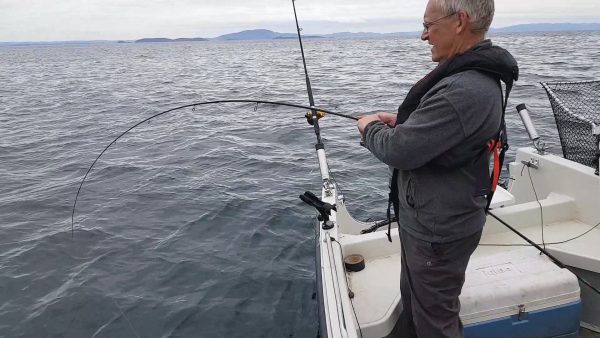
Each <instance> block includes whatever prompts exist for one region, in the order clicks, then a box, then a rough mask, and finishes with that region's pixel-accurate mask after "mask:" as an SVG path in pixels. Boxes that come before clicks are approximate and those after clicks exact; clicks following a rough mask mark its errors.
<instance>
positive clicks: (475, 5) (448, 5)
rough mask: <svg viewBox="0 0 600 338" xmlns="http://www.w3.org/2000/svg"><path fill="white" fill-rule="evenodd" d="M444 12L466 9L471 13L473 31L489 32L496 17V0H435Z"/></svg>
mask: <svg viewBox="0 0 600 338" xmlns="http://www.w3.org/2000/svg"><path fill="white" fill-rule="evenodd" d="M435 2H436V3H437V5H438V6H439V8H440V9H441V10H442V14H444V15H450V14H452V13H457V12H458V11H465V12H467V14H468V15H469V18H470V22H471V25H472V26H473V28H472V29H473V31H475V32H484V33H485V32H487V31H488V29H490V25H491V24H492V19H493V18H494V0H435Z"/></svg>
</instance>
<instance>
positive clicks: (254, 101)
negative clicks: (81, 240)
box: [71, 99, 358, 237]
mask: <svg viewBox="0 0 600 338" xmlns="http://www.w3.org/2000/svg"><path fill="white" fill-rule="evenodd" d="M223 103H254V104H256V106H255V107H254V109H255V110H256V109H257V107H258V105H259V104H266V105H275V106H286V107H292V108H299V109H309V110H311V111H313V110H314V111H316V112H317V113H318V114H320V115H322V116H324V115H325V114H331V115H335V116H339V117H343V118H347V119H351V120H358V118H357V117H355V116H352V115H346V114H342V113H338V112H333V111H330V110H326V109H322V108H317V107H314V106H312V105H311V106H310V107H307V106H305V105H300V104H295V103H290V102H281V101H266V100H251V99H232V100H215V101H204V102H196V103H190V104H186V105H183V106H179V107H175V108H172V109H168V110H165V111H163V112H160V113H157V114H154V115H152V116H150V117H148V118H145V119H143V120H141V121H140V122H138V123H136V124H134V125H133V126H131V127H129V128H128V129H127V130H125V131H124V132H122V133H121V134H119V136H117V137H116V138H115V139H114V140H112V142H110V143H109V144H108V145H107V146H106V147H105V148H104V149H103V150H102V151H101V152H100V154H99V155H98V156H97V157H96V159H95V160H94V162H92V165H90V167H89V168H88V170H87V171H86V173H85V175H84V176H83V179H82V180H81V183H80V184H79V188H78V189H77V194H76V195H75V201H74V202H73V210H72V211H71V237H73V235H74V229H75V208H76V207H77V200H78V199H79V194H80V193H81V188H82V187H83V183H85V180H86V179H87V177H88V175H89V173H90V172H91V171H92V168H94V165H96V162H98V160H99V159H100V157H101V156H102V155H103V154H104V153H105V152H106V151H107V150H108V148H110V147H111V146H112V145H113V144H115V143H116V142H117V141H118V140H119V139H120V138H121V137H123V136H124V135H125V134H127V133H129V132H130V131H131V130H133V129H135V128H136V127H138V126H140V125H142V124H144V123H146V122H148V121H150V120H152V119H154V118H157V117H159V116H162V115H165V114H167V113H171V112H174V111H177V110H180V109H185V108H190V107H192V108H195V107H196V106H204V105H210V104H223ZM307 119H308V117H307Z"/></svg>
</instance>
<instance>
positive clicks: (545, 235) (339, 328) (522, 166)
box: [303, 81, 600, 338]
mask: <svg viewBox="0 0 600 338" xmlns="http://www.w3.org/2000/svg"><path fill="white" fill-rule="evenodd" d="M542 86H543V88H544V89H545V90H546V92H547V94H548V97H549V98H550V101H551V103H552V108H553V112H554V116H555V119H556V123H557V126H558V129H559V133H560V138H561V145H562V148H563V153H564V157H563V156H559V155H556V154H551V153H548V152H547V151H546V149H545V147H544V144H543V142H542V141H541V140H540V138H539V136H538V135H537V133H536V132H535V129H534V127H533V123H532V121H531V119H530V118H529V115H528V114H527V109H526V106H525V105H519V113H520V115H521V117H522V119H523V121H524V123H525V127H526V129H527V131H528V133H529V136H530V138H531V140H532V141H533V146H531V147H524V148H520V149H518V150H517V152H516V158H515V159H514V161H513V162H511V163H509V164H508V174H509V179H508V184H507V185H506V186H505V187H498V190H497V191H496V193H495V194H494V196H493V200H492V203H491V208H490V213H489V215H488V218H487V222H486V224H485V227H484V231H483V235H482V238H481V241H480V245H479V246H478V248H477V249H476V251H475V252H474V254H473V255H472V256H471V260H470V262H469V265H468V268H467V272H466V281H465V284H464V287H463V290H462V294H461V296H460V300H461V312H460V317H461V320H462V322H463V324H464V326H465V337H467V338H478V337H485V338H494V337H527V338H536V337H579V331H580V326H581V327H583V328H586V329H587V330H589V331H588V332H589V333H588V334H589V335H586V337H600V294H597V293H595V292H594V291H593V290H592V289H590V288H589V287H588V286H587V285H585V283H590V284H591V285H593V286H595V287H596V288H597V287H600V199H599V196H600V176H598V149H600V148H599V140H600V136H599V135H600V104H599V103H600V97H599V95H598V93H600V81H588V82H577V83H576V82H572V83H567V82H565V83H543V84H542ZM317 155H318V158H319V167H320V174H321V181H322V189H321V196H320V198H316V197H315V196H312V197H311V196H310V194H308V195H305V196H304V198H303V200H305V201H307V202H309V204H311V205H313V206H314V207H315V208H317V210H318V217H317V219H316V221H315V227H316V229H315V231H316V232H317V233H318V236H317V241H316V285H317V299H318V304H319V305H318V308H319V319H320V336H321V337H335V338H338V337H362V338H367V337H369V338H370V337H394V336H398V335H399V334H400V333H401V332H398V330H400V328H399V325H397V322H398V318H399V316H400V313H401V311H402V302H401V297H400V249H401V248H400V240H399V238H398V231H397V230H396V231H394V228H397V227H398V224H396V223H392V231H391V237H392V242H390V241H388V236H387V223H388V222H386V221H385V220H383V221H380V222H362V221H359V220H356V219H354V218H353V217H352V216H351V214H350V213H349V212H348V208H347V205H348V204H347V203H348V202H347V201H346V200H345V199H344V196H343V195H342V194H341V193H340V191H339V189H338V187H337V185H336V182H335V180H334V178H333V177H331V175H330V171H329V167H328V163H327V158H326V154H325V151H324V149H319V150H317ZM503 223H506V224H507V225H509V226H511V227H513V228H514V230H516V231H518V232H519V233H521V234H522V235H524V236H525V237H526V238H528V239H530V240H531V241H532V242H534V244H537V246H539V247H540V248H544V249H545V251H546V252H547V254H540V251H539V250H538V249H537V248H536V247H534V246H532V245H531V244H530V243H529V242H527V241H526V240H525V239H523V238H522V237H520V236H519V235H517V233H516V232H514V231H512V230H510V229H509V228H507V226H506V225H505V224H503ZM556 261H558V262H559V263H563V264H564V265H566V266H567V267H566V268H564V267H561V266H560V265H561V264H557V263H556ZM579 279H581V280H583V281H584V282H585V283H584V282H582V281H580V280H579ZM587 330H586V331H587ZM594 332H595V333H594Z"/></svg>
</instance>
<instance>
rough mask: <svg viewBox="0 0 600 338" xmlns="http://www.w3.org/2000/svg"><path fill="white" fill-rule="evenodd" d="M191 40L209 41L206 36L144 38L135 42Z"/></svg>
mask: <svg viewBox="0 0 600 338" xmlns="http://www.w3.org/2000/svg"><path fill="white" fill-rule="evenodd" d="M190 41H208V39H204V38H177V39H167V38H143V39H139V40H135V41H134V42H136V43H143V42H190Z"/></svg>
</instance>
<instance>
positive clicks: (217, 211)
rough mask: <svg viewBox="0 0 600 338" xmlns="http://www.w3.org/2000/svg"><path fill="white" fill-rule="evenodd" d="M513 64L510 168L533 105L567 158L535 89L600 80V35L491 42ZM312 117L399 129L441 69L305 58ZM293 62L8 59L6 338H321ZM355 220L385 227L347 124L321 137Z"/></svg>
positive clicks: (3, 256)
mask: <svg viewBox="0 0 600 338" xmlns="http://www.w3.org/2000/svg"><path fill="white" fill-rule="evenodd" d="M493 41H494V42H495V43H496V44H498V45H501V46H503V47H505V48H507V49H508V50H509V51H511V52H512V53H513V55H514V56H515V57H516V58H517V60H518V61H519V64H520V67H521V78H520V80H519V81H518V82H517V83H516V86H515V88H514V90H513V93H512V95H511V99H510V100H509V109H508V112H507V123H508V127H509V134H510V135H509V137H510V141H511V146H512V148H511V149H512V150H511V152H510V153H509V160H510V158H511V157H512V156H513V155H514V149H516V148H518V147H520V146H526V145H528V144H529V142H528V140H527V136H526V134H525V132H524V129H523V128H522V127H521V123H520V120H519V118H518V116H517V114H516V110H515V109H514V107H515V106H516V105H517V104H519V103H526V104H528V106H529V108H530V112H531V115H532V118H533V119H534V123H535V124H536V126H537V127H538V131H539V133H540V134H541V135H542V136H543V137H544V140H545V142H546V143H547V144H548V146H549V148H550V151H552V152H555V153H560V151H561V150H560V144H559V141H558V137H557V132H556V127H555V124H554V120H553V117H552V113H551V109H550V105H549V103H548V100H547V97H546V95H545V93H544V91H543V89H542V88H541V86H540V85H539V82H540V81H580V80H593V79H599V78H600V48H599V46H600V32H572V33H546V34H529V35H499V36H494V37H493ZM305 51H306V54H307V64H308V67H309V73H310V76H311V81H312V84H313V87H314V88H313V90H314V96H315V101H316V103H317V105H318V106H319V107H323V108H327V109H331V110H336V111H339V112H341V113H347V114H365V113H372V112H377V111H395V109H396V108H397V106H398V104H399V103H400V102H401V100H402V99H403V98H404V96H405V95H406V93H407V92H408V90H409V88H410V86H411V85H412V84H413V83H414V82H416V81H417V80H418V79H420V78H421V77H422V76H423V75H425V74H426V72H427V71H428V70H430V69H432V68H433V64H432V63H431V62H430V61H429V60H430V59H429V48H428V46H427V44H426V43H423V42H421V41H419V40H418V39H392V40H350V41H328V40H323V41H321V40H318V41H317V40H307V41H305ZM240 98H249V99H264V100H272V101H288V102H294V103H299V104H305V103H307V98H306V89H305V84H304V73H303V69H302V63H301V58H300V53H299V48H298V45H297V42H295V41H288V40H282V41H272V42H207V43H204V42H197V43H168V44H160V43H156V44H98V45H80V46H77V45H75V46H71V45H69V46H60V45H51V46H26V47H0V112H1V113H0V187H1V190H0V229H1V233H2V236H1V238H0V337H136V336H137V337H314V336H316V333H317V326H318V325H317V314H316V311H317V310H316V309H317V308H316V301H315V299H314V296H313V295H314V291H315V290H314V278H315V272H314V271H315V266H314V231H313V217H314V211H313V210H311V209H310V208H309V207H307V206H305V205H303V204H302V202H301V201H300V200H299V199H298V195H300V194H302V193H303V192H304V191H306V190H311V191H313V192H315V193H318V192H319V189H320V185H319V181H320V179H319V171H318V164H317V160H316V157H315V154H314V142H315V140H314V134H313V131H312V127H311V126H309V125H308V124H307V123H306V120H305V119H304V117H303V115H304V113H305V112H304V111H302V110H299V109H292V108H285V107H279V106H270V105H258V106H255V105H253V104H223V105H209V106H198V107H196V108H195V109H192V108H187V109H181V110H177V111H174V112H172V113H169V114H165V115H163V116H161V117H159V118H156V119H153V120H151V121H150V122H149V123H145V124H143V125H141V126H140V127H138V128H136V129H134V130H133V131H132V132H130V133H128V134H127V135H126V136H125V137H123V138H122V139H120V140H119V142H117V143H116V144H115V145H113V146H112V147H111V148H110V149H109V150H108V152H107V153H105V155H104V156H103V157H102V158H101V159H100V161H99V162H98V163H97V164H96V166H95V168H94V169H93V170H92V171H91V173H90V175H89V177H88V180H87V182H86V183H85V185H84V186H83V189H82V192H81V195H80V197H79V201H78V205H77V209H76V212H75V226H74V229H73V232H72V229H71V210H72V207H73V201H74V198H75V194H76V192H77V188H78V185H79V182H80V180H81V179H82V178H83V175H84V174H85V172H86V170H87V168H88V167H89V166H90V165H91V163H92V161H93V160H94V159H95V158H96V156H97V155H98V154H99V152H100V151H102V149H104V147H105V146H106V145H108V143H110V142H111V141H112V140H113V139H114V138H115V137H116V136H118V135H119V134H120V133H121V132H123V131H125V130H126V129H127V128H129V127H130V126H132V125H134V124H135V123H137V122H138V121H140V120H142V119H144V118H146V117H149V116H151V115H153V114H156V113H159V112H161V111H164V110H166V109H170V108H174V107H177V106H181V105H185V104H191V103H195V102H201V101H207V100H217V99H240ZM321 121H322V122H321V127H322V136H323V139H324V142H325V145H326V147H327V153H328V159H329V163H330V167H331V170H332V174H333V176H334V177H335V178H336V180H337V182H338V183H339V185H340V186H341V188H342V190H343V193H344V195H345V197H346V199H347V202H348V204H349V208H350V210H351V211H352V213H353V214H354V216H355V217H356V218H359V219H368V218H371V219H376V218H383V216H384V213H385V207H386V195H387V190H386V189H387V188H386V186H387V177H386V175H387V170H386V167H385V166H384V165H383V164H381V163H378V162H377V161H376V160H375V159H374V158H373V157H372V156H371V155H370V154H369V153H368V152H367V151H366V150H365V149H364V148H362V147H360V146H359V136H358V133H357V131H356V127H355V123H354V122H353V121H351V120H346V119H342V118H338V117H335V116H327V117H326V118H325V119H323V120H321Z"/></svg>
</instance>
